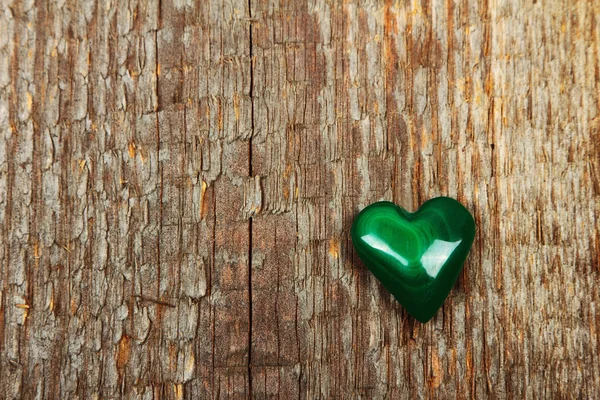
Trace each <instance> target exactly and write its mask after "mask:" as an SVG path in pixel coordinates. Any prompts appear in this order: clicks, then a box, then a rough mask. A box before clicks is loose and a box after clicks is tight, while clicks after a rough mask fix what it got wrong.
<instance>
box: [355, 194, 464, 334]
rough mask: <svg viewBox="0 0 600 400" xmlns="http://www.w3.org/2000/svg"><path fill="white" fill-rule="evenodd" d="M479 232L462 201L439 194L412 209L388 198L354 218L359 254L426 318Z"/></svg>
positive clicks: (411, 308) (406, 305)
mask: <svg viewBox="0 0 600 400" xmlns="http://www.w3.org/2000/svg"><path fill="white" fill-rule="evenodd" d="M474 238H475V221H474V219H473V216H472V215H471V213H470V212H469V211H468V210H467V209H466V208H465V207H464V206H463V205H462V204H460V203H459V202H458V201H456V200H454V199H451V198H449V197H436V198H434V199H431V200H429V201H427V202H425V203H423V205H422V206H421V208H420V209H419V210H418V211H416V212H414V213H410V212H408V211H406V210H405V209H403V208H402V207H399V206H397V205H396V204H394V203H391V202H388V201H381V202H378V203H374V204H371V205H369V206H368V207H366V208H365V209H364V210H362V211H361V212H360V213H359V214H358V215H357V216H356V218H355V219H354V222H353V224H352V242H353V243H354V247H355V248H356V252H357V253H358V256H359V257H360V259H361V260H362V261H363V263H364V264H365V265H366V266H367V267H368V268H369V269H370V270H371V272H372V273H373V275H375V277H377V279H379V280H380V281H381V283H382V284H383V286H385V288H386V289H387V290H389V291H390V292H391V293H392V295H394V297H395V298H396V300H398V301H399V302H400V304H402V305H403V306H404V308H405V309H406V311H408V312H409V314H411V315H412V316H413V317H415V318H416V319H418V320H419V321H421V322H427V321H429V320H430V319H431V317H433V316H434V315H435V313H436V311H437V310H438V309H439V308H440V307H441V305H442V303H443V302H444V300H445V299H446V297H447V296H448V293H450V290H451V289H452V287H453V286H454V283H455V282H456V279H457V278H458V275H459V274H460V271H461V269H462V267H463V263H464V262H465V259H466V258H467V254H469V249H470V248H471V245H472V244H473V239H474Z"/></svg>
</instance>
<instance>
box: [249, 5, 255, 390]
mask: <svg viewBox="0 0 600 400" xmlns="http://www.w3.org/2000/svg"><path fill="white" fill-rule="evenodd" d="M248 16H249V25H248V30H249V33H248V35H249V47H250V48H249V54H250V90H249V95H250V124H251V125H250V138H249V140H248V175H249V176H250V177H252V175H253V171H252V138H253V137H254V98H253V89H254V62H253V54H252V0H248ZM248 392H249V398H252V216H250V218H249V219H248Z"/></svg>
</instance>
